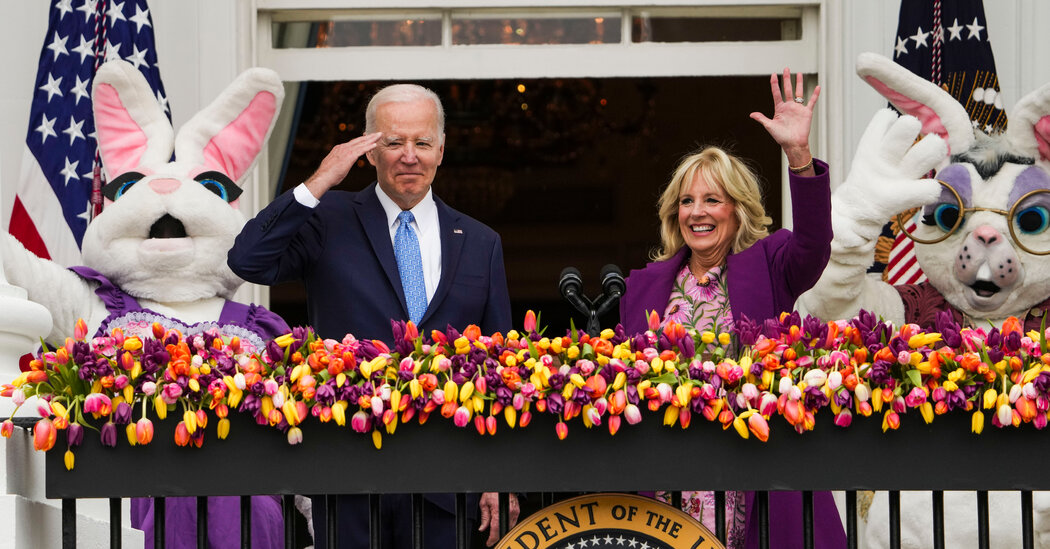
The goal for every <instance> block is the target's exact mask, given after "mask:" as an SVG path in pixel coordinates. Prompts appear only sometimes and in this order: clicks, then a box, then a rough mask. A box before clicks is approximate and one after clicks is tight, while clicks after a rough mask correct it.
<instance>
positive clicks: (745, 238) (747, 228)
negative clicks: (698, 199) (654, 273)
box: [652, 147, 773, 261]
mask: <svg viewBox="0 0 1050 549" xmlns="http://www.w3.org/2000/svg"><path fill="white" fill-rule="evenodd" d="M697 175H701V176H703V178H704V179H705V180H707V182H708V184H710V185H713V186H716V187H718V188H720V189H721V190H722V191H723V192H724V193H726V195H728V196H729V198H731V199H732V200H733V203H734V212H735V213H736V217H737V219H738V220H740V228H739V229H738V230H737V233H736V236H735V237H734V239H733V246H732V248H731V249H730V251H731V252H733V253H740V252H742V251H744V250H746V249H748V248H749V247H751V245H752V244H754V243H755V242H758V241H759V240H760V239H761V238H764V237H766V236H768V235H769V231H768V230H767V229H766V228H767V227H768V226H770V225H772V224H773V220H772V219H770V218H769V217H768V216H767V215H766V210H765V208H763V207H762V191H761V190H760V189H759V185H758V178H757V177H756V176H755V173H754V172H753V171H752V170H751V168H749V167H748V166H747V164H746V163H745V162H744V161H743V160H741V159H740V158H737V157H736V156H733V155H731V154H728V153H727V152H725V151H724V150H722V149H720V148H718V147H707V148H705V149H703V150H700V151H698V152H695V153H692V154H690V155H687V156H686V157H684V158H682V161H681V162H679V164H678V167H677V168H675V171H674V175H673V176H671V182H670V183H668V184H667V188H665V189H664V192H663V193H662V194H661V195H660V200H659V202H657V206H658V207H659V210H660V214H659V215H660V243H661V248H660V249H658V250H654V253H653V257H652V258H653V259H654V260H656V261H665V260H668V259H670V258H671V257H672V256H673V255H674V254H676V253H677V252H678V250H679V249H680V248H681V247H682V246H684V245H685V239H684V238H682V231H681V228H679V226H678V200H679V197H680V196H681V195H682V192H683V191H684V190H685V189H686V188H688V187H689V185H691V184H692V183H693V180H694V179H695V178H696V176H697Z"/></svg>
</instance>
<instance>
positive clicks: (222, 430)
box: [149, 418, 230, 440]
mask: <svg viewBox="0 0 1050 549" xmlns="http://www.w3.org/2000/svg"><path fill="white" fill-rule="evenodd" d="M215 434H217V435H218V436H219V439H220V440H225V439H226V437H227V436H229V434H230V420H229V419H228V418H222V419H220V420H219V423H218V425H216V426H215ZM149 436H150V438H151V439H152V438H153V433H152V430H151V431H150V435H149Z"/></svg>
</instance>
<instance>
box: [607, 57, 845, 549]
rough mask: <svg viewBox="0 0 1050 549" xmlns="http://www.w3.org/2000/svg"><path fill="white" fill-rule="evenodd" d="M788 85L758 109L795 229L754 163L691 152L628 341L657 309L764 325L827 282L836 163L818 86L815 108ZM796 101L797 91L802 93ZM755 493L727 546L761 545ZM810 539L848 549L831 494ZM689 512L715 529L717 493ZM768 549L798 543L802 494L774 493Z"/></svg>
mask: <svg viewBox="0 0 1050 549" xmlns="http://www.w3.org/2000/svg"><path fill="white" fill-rule="evenodd" d="M796 77H797V78H796V83H795V86H792V83H791V74H790V71H788V70H786V69H785V71H784V76H783V82H782V83H781V82H778V77H777V75H776V74H774V75H772V77H771V79H770V84H771V87H772V92H773V107H774V111H773V118H768V117H766V116H765V115H763V114H762V113H758V112H755V113H751V118H753V119H754V120H756V121H758V122H759V123H760V124H762V125H763V126H764V127H765V128H766V131H768V132H769V135H770V136H771V137H772V138H773V139H774V140H775V141H776V142H777V143H778V144H779V145H780V146H781V148H782V149H783V151H784V154H785V155H786V156H787V159H788V166H789V168H788V169H789V171H790V172H791V176H790V187H791V204H792V220H793V223H794V226H795V228H796V229H797V232H794V233H793V232H791V231H788V230H779V231H777V232H775V233H773V234H769V232H768V230H767V227H768V226H769V225H770V224H771V223H772V220H771V219H770V218H769V217H768V216H766V214H765V210H764V209H763V207H762V195H761V192H760V190H759V185H758V180H757V178H756V177H755V175H754V173H752V172H751V170H750V169H748V167H747V165H746V164H745V163H744V162H743V161H741V160H740V159H739V158H736V157H734V156H732V155H730V154H727V153H726V152H725V151H723V150H721V149H719V148H717V147H708V148H705V149H703V150H701V151H698V152H696V153H695V154H692V155H690V156H687V157H686V158H684V159H683V160H682V162H681V163H680V164H679V166H678V168H677V169H676V170H675V173H674V175H673V176H672V178H671V182H670V183H669V184H668V186H667V188H666V189H665V190H664V192H663V194H662V195H661V197H660V201H659V210H660V212H659V215H660V237H661V243H662V247H661V249H660V250H659V251H658V252H657V253H656V254H655V256H654V258H653V259H655V261H653V262H652V263H649V264H648V265H646V266H645V268H644V269H640V270H634V271H632V272H631V274H630V276H628V277H627V291H626V292H625V294H624V296H623V298H622V299H621V301H620V319H621V322H622V323H623V325H624V328H625V329H626V330H627V333H629V334H631V333H639V332H643V331H645V330H646V329H647V315H648V312H649V311H656V312H657V313H658V314H661V316H662V318H663V322H664V323H666V322H671V321H674V322H678V323H681V324H683V325H685V326H686V327H687V328H693V329H696V330H697V331H707V330H711V331H714V332H715V333H719V332H725V331H730V330H732V328H733V326H734V325H735V323H737V322H739V320H740V318H741V316H742V315H746V316H747V317H748V318H751V319H757V320H760V321H761V320H762V319H765V318H772V317H775V316H777V315H779V314H780V313H781V312H782V311H790V310H792V309H793V307H794V303H795V299H796V298H798V296H799V295H800V294H802V292H805V291H806V290H808V289H809V288H810V287H812V286H813V284H815V283H816V281H817V279H818V278H819V277H820V274H821V272H822V271H823V270H824V266H825V265H826V264H827V262H828V257H829V255H830V253H831V236H832V232H831V191H830V185H829V180H828V166H827V164H825V163H824V162H821V161H820V160H816V159H814V158H813V156H812V155H811V154H810V150H809V131H810V123H811V120H812V118H813V108H814V106H815V105H816V102H817V97H818V96H819V95H820V86H817V87H816V88H814V90H813V94H812V96H810V98H809V101H808V102H807V101H806V100H805V99H804V98H803V97H802V93H803V91H802V90H803V89H804V88H803V82H802V75H801V74H798V75H796ZM796 93H797V94H796ZM752 500H753V494H751V493H744V492H729V493H727V494H726V514H725V516H726V532H727V540H726V542H727V543H726V546H727V547H730V548H737V547H740V548H743V547H748V548H750V547H757V546H758V524H757V522H758V521H757V520H753V518H755V517H757V516H758V512H757V511H758V510H757V508H754V509H753V508H752V507H753V506H752ZM813 501H814V512H813V516H814V542H815V547H818V548H823V547H827V548H832V547H844V546H845V543H846V539H845V533H844V531H843V528H842V523H841V521H840V520H839V515H838V511H837V509H836V507H835V503H834V501H833V499H832V496H831V494H830V493H828V492H820V493H816V494H814V498H813ZM682 506H683V508H684V509H685V510H686V511H687V512H690V513H691V514H692V515H693V516H695V517H697V518H698V519H699V520H701V522H703V523H704V524H705V525H706V526H707V527H708V528H709V529H710V530H712V531H714V529H715V527H714V516H715V515H714V508H713V506H714V495H713V493H711V492H685V493H683V498H682ZM769 506H770V510H769V519H770V520H769V523H770V530H769V534H770V535H769V539H770V542H771V546H772V547H798V546H800V545H801V544H802V496H801V494H800V493H798V492H771V493H770V498H769Z"/></svg>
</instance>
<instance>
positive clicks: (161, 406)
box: [153, 395, 168, 419]
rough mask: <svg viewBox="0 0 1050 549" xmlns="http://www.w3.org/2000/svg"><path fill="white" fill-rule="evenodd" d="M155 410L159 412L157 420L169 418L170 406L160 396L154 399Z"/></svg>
mask: <svg viewBox="0 0 1050 549" xmlns="http://www.w3.org/2000/svg"><path fill="white" fill-rule="evenodd" d="M153 410H154V411H156V412H157V419H164V418H166V417H168V405H167V404H165V403H164V399H162V398H160V395H157V397H156V398H154V399H153Z"/></svg>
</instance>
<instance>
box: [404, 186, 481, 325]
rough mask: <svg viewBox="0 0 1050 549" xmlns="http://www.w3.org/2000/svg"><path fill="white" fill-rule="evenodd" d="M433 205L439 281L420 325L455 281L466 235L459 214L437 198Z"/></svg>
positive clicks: (434, 309)
mask: <svg viewBox="0 0 1050 549" xmlns="http://www.w3.org/2000/svg"><path fill="white" fill-rule="evenodd" d="M434 203H435V204H436V205H437V211H438V225H439V226H440V230H441V280H440V281H439V282H438V287H437V290H436V291H435V292H434V299H432V300H431V301H430V303H428V304H427V312H426V313H424V314H423V320H421V321H420V324H423V323H425V322H426V321H427V320H429V319H430V315H431V314H433V313H434V311H436V310H437V309H438V307H439V306H440V304H441V302H442V301H443V300H444V299H445V296H447V295H448V290H449V287H451V286H452V281H453V280H455V279H456V271H457V270H458V269H459V256H460V253H462V251H463V242H464V241H465V240H466V234H464V232H463V228H462V227H461V226H460V225H459V219H460V213H459V212H457V211H455V210H453V209H452V208H449V207H448V206H447V205H446V204H445V203H444V202H442V201H441V199H439V198H438V197H437V196H434ZM402 301H404V298H402Z"/></svg>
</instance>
